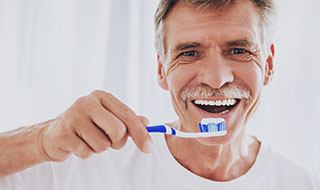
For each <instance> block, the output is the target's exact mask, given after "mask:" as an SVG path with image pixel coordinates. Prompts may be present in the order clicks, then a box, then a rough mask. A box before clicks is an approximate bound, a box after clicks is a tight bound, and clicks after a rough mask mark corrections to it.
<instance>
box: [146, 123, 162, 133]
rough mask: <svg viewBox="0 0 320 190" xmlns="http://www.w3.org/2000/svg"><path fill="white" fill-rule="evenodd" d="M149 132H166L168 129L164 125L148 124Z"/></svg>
mask: <svg viewBox="0 0 320 190" xmlns="http://www.w3.org/2000/svg"><path fill="white" fill-rule="evenodd" d="M146 128H147V131H148V132H149V133H166V132H167V129H166V127H165V126H164V125H155V126H147V127H146Z"/></svg>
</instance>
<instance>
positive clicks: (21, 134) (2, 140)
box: [0, 90, 152, 177]
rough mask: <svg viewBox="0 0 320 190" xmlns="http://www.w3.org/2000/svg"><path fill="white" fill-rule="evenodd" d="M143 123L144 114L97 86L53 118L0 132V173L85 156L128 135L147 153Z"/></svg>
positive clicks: (119, 144)
mask: <svg viewBox="0 0 320 190" xmlns="http://www.w3.org/2000/svg"><path fill="white" fill-rule="evenodd" d="M146 125H148V120H147V118H145V117H143V116H138V115H136V114H135V113H134V112H133V111H132V110H131V109H130V108H129V107H127V106H126V105H125V104H123V103H122V102H121V101H119V100H118V99H117V98H116V97H114V96H113V95H112V94H110V93H106V92H104V91H100V90H96V91H94V92H92V93H91V94H89V95H87V96H84V97H81V98H79V99H78V100H77V101H76V102H75V103H74V104H73V105H72V106H71V107H70V108H69V109H68V110H66V111H65V112H64V113H62V114H60V115H59V116H58V117H57V118H56V119H53V120H49V121H47V122H44V123H40V124H36V125H33V126H29V127H24V128H20V129H17V130H15V131H12V132H7V133H3V134H0V150H1V154H0V177H4V176H8V175H11V174H13V173H15V172H18V171H21V170H23V169H26V168H28V167H31V166H34V165H36V164H39V163H43V162H47V161H55V162H62V161H64V160H66V159H67V158H68V157H69V156H70V155H71V154H75V155H77V156H78V157H79V158H81V159H87V158H89V157H90V156H91V155H92V154H93V153H100V152H103V151H106V150H107V149H108V148H110V147H111V148H114V149H121V148H122V147H123V146H124V145H125V143H126V141H127V138H128V137H129V136H130V137H131V138H132V139H133V141H134V143H135V144H136V145H137V147H138V148H139V149H140V150H141V151H142V152H144V153H149V152H150V151H151V149H152V141H151V137H150V136H149V134H148V132H147V131H146V128H145V126H146ZM8 147H9V148H8Z"/></svg>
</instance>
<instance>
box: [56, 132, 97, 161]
mask: <svg viewBox="0 0 320 190" xmlns="http://www.w3.org/2000/svg"><path fill="white" fill-rule="evenodd" d="M61 147H63V148H64V150H63V151H67V152H73V153H74V154H75V155H76V156H78V157H79V158H81V159H87V158H89V157H90V156H91V155H92V154H93V153H94V152H93V150H92V149H91V148H90V147H89V145H88V144H87V143H85V142H84V140H83V139H81V138H80V137H79V136H77V135H76V134H73V135H69V136H68V139H66V140H65V141H63V145H62V146H61Z"/></svg>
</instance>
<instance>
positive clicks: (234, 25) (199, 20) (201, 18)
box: [164, 1, 261, 52]
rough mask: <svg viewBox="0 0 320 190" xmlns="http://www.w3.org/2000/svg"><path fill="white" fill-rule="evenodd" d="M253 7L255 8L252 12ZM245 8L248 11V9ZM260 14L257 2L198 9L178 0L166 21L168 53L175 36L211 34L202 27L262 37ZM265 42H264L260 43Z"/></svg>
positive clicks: (166, 47) (165, 47)
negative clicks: (205, 32) (245, 32)
mask: <svg viewBox="0 0 320 190" xmlns="http://www.w3.org/2000/svg"><path fill="white" fill-rule="evenodd" d="M250 8H252V10H254V11H250V10H249V9H250ZM244 10H245V11H244ZM259 21H260V17H259V15H258V12H257V10H256V8H255V7H254V5H253V4H252V3H251V2H250V1H248V2H241V3H237V4H235V5H233V6H230V7H228V8H225V9H222V10H220V9H214V8H207V9H205V10H202V11H201V10H198V9H197V8H195V6H193V5H192V4H189V3H181V2H180V3H178V4H177V5H176V6H175V7H174V8H173V10H172V11H171V12H170V13H169V14H168V16H167V18H166V21H165V31H164V32H165V36H166V37H165V39H164V40H165V43H164V49H165V52H166V50H167V49H168V46H166V45H169V44H170V45H173V44H172V43H171V42H172V38H174V39H176V37H177V36H178V37H179V36H180V37H182V36H184V35H186V36H187V35H194V34H195V33H196V32H197V29H198V31H199V32H198V34H197V35H202V36H204V37H206V36H205V35H207V34H202V33H201V30H199V28H210V27H211V30H212V32H215V30H214V28H217V29H221V28H222V29H223V30H224V31H228V30H229V31H230V34H231V33H232V32H234V30H235V29H236V30H239V29H241V30H246V31H247V33H248V35H251V36H252V37H255V38H257V39H258V41H259V40H260V38H259V37H260V36H259V35H261V34H259V32H260V25H259ZM260 43H261V42H260Z"/></svg>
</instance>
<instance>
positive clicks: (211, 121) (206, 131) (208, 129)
mask: <svg viewBox="0 0 320 190" xmlns="http://www.w3.org/2000/svg"><path fill="white" fill-rule="evenodd" d="M146 128H147V131H148V132H149V133H164V134H168V135H173V136H177V137H182V138H200V137H218V136H224V135H226V134H227V126H226V122H225V120H224V119H223V118H203V119H201V122H200V123H199V129H200V132H182V131H179V130H177V129H174V128H172V127H169V126H167V125H154V126H147V127H146Z"/></svg>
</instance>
